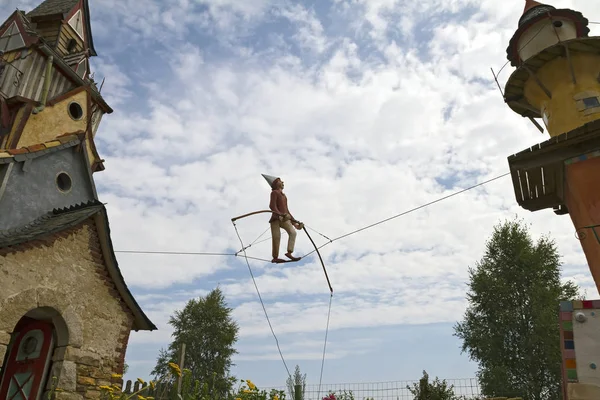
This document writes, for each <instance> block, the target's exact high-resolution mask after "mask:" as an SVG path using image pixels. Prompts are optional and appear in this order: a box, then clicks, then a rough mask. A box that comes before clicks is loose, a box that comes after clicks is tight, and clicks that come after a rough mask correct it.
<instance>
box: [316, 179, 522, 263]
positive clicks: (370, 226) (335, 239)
mask: <svg viewBox="0 0 600 400" xmlns="http://www.w3.org/2000/svg"><path fill="white" fill-rule="evenodd" d="M507 175H510V172H507V173H505V174H502V175H499V176H496V177H495V178H491V179H488V180H487V181H483V182H480V183H478V184H476V185H473V186H469V187H467V188H465V189H462V190H459V191H458V192H454V193H450V194H449V195H446V196H444V197H440V198H438V199H436V200H433V201H430V202H429V203H425V204H422V205H420V206H418V207H414V208H411V209H410V210H407V211H403V212H401V213H399V214H396V215H393V216H391V217H389V218H386V219H383V220H381V221H378V222H375V223H373V224H370V225H367V226H364V227H362V228H359V229H356V230H353V231H352V232H348V233H345V234H343V235H341V236H338V237H336V238H334V239H331V240H330V241H329V242H327V243H325V244H322V245H321V246H319V247H317V248H316V249H315V250H312V251H311V252H309V253H307V254H306V255H304V257H307V256H309V255H310V254H312V253H314V252H315V251H317V250H320V249H322V248H323V247H325V246H327V245H328V244H331V243H333V242H335V241H337V240H340V239H343V238H346V237H348V236H351V235H354V234H356V233H359V232H362V231H364V230H367V229H370V228H373V227H374V226H377V225H381V224H383V223H385V222H388V221H391V220H393V219H395V218H399V217H402V216H404V215H406V214H410V213H412V212H415V211H417V210H420V209H422V208H425V207H429V206H431V205H433V204H436V203H439V202H441V201H444V200H447V199H449V198H451V197H454V196H458V195H459V194H462V193H465V192H468V191H469V190H473V189H475V188H477V187H479V186H483V185H485V184H488V183H490V182H493V181H495V180H498V179H500V178H504V177H505V176H507Z"/></svg>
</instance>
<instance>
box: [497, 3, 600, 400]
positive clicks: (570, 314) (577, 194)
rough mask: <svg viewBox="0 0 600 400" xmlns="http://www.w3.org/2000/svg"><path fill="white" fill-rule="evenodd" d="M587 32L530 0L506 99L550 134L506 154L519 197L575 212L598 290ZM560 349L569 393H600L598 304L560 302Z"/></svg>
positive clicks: (593, 55)
mask: <svg viewBox="0 0 600 400" xmlns="http://www.w3.org/2000/svg"><path fill="white" fill-rule="evenodd" d="M588 35H589V28H588V20H587V19H586V18H585V17H584V16H583V15H582V14H581V13H579V12H577V11H573V10H569V9H556V8H555V7H553V6H551V5H545V4H540V3H538V2H536V1H532V0H527V1H526V2H525V10H524V13H523V16H522V17H521V19H520V20H519V27H518V29H517V31H516V32H515V34H514V36H513V37H512V39H511V40H510V45H509V46H508V49H507V54H508V60H509V61H510V62H511V64H512V65H513V66H514V67H516V70H515V71H514V72H513V73H512V75H511V76H510V78H509V80H508V82H507V84H506V88H505V94H504V97H505V101H506V103H507V104H508V106H509V107H510V108H511V109H512V110H513V111H514V112H516V113H517V114H520V115H522V116H523V117H528V118H530V119H531V121H533V122H534V123H535V124H536V126H538V128H539V129H540V130H542V131H543V128H542V127H541V126H540V124H538V123H537V122H535V120H534V119H535V118H541V119H542V121H543V124H544V126H545V128H546V130H547V132H548V133H549V135H550V139H549V140H546V141H545V142H542V143H540V144H537V145H535V146H532V147H531V148H528V149H525V150H523V151H521V152H520V153H517V154H515V155H512V156H510V157H509V158H508V163H509V166H510V171H511V174H512V180H513V184H514V191H515V195H516V198H517V202H518V203H519V204H520V205H521V207H523V208H525V209H527V210H530V211H538V210H543V209H548V208H550V209H553V210H554V212H555V213H556V214H559V215H564V214H569V215H570V217H571V220H572V222H573V225H574V227H575V229H574V231H575V232H576V233H577V237H578V239H579V240H580V241H581V246H582V248H583V251H584V253H585V256H586V258H587V262H588V265H589V268H590V271H591V274H592V276H593V278H594V281H595V283H596V287H597V288H598V290H599V291H600V157H598V156H600V37H589V36H588ZM574 240H575V238H574ZM561 348H562V352H563V353H562V354H563V359H564V363H563V372H564V382H565V385H564V389H565V393H564V398H565V399H569V400H573V399H600V302H597V301H585V302H581V301H580V302H573V303H572V304H568V303H565V304H563V305H561Z"/></svg>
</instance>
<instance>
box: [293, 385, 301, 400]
mask: <svg viewBox="0 0 600 400" xmlns="http://www.w3.org/2000/svg"><path fill="white" fill-rule="evenodd" d="M302 397H303V396H302V385H294V400H302Z"/></svg>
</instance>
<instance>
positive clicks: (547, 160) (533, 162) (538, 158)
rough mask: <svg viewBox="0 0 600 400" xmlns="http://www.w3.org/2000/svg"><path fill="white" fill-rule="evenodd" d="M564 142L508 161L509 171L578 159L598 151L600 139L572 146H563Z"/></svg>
mask: <svg viewBox="0 0 600 400" xmlns="http://www.w3.org/2000/svg"><path fill="white" fill-rule="evenodd" d="M564 143H565V142H562V143H560V144H561V145H562V146H560V145H556V148H554V149H552V148H550V149H548V148H546V151H544V152H539V153H538V154H536V152H535V151H534V152H530V153H528V154H527V155H522V156H520V157H515V158H512V159H509V160H508V164H509V166H510V169H511V170H516V169H530V168H534V167H542V166H544V165H547V164H553V163H557V162H564V161H565V160H567V159H569V158H573V157H578V156H580V155H582V154H586V153H589V152H592V151H594V150H600V138H594V139H593V140H589V141H584V142H579V143H577V144H573V145H570V146H569V145H567V146H565V145H564Z"/></svg>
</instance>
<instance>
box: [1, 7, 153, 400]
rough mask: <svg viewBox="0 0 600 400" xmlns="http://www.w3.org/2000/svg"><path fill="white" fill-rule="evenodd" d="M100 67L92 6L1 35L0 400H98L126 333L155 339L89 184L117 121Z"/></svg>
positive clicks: (44, 16)
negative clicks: (102, 139)
mask: <svg viewBox="0 0 600 400" xmlns="http://www.w3.org/2000/svg"><path fill="white" fill-rule="evenodd" d="M95 55H96V50H95V49H94V43H93V39H92V30H91V26H90V14H89V7H88V1H87V0H46V1H44V2H43V3H42V4H40V5H39V6H38V7H36V8H35V9H33V10H32V11H30V12H28V13H25V12H22V11H20V10H17V11H15V12H14V13H12V14H11V15H10V16H8V18H7V19H6V21H5V22H4V23H3V24H2V25H0V399H13V398H14V399H17V398H18V399H41V398H42V397H43V398H45V396H44V395H43V393H44V392H45V391H47V390H48V386H49V384H50V383H51V382H52V378H56V379H57V383H58V386H59V388H60V389H61V391H60V393H58V395H57V397H56V398H57V399H68V400H75V399H81V400H83V399H89V398H98V397H99V396H100V389H99V388H100V387H101V386H107V385H112V384H117V385H119V384H122V380H121V379H120V378H119V377H118V375H119V374H121V373H122V372H123V366H124V359H125V352H126V349H127V344H128V341H129V335H130V332H131V331H132V330H134V331H138V330H154V329H156V326H155V325H154V324H153V323H152V322H151V321H150V320H149V319H148V317H147V316H146V315H145V314H144V312H143V310H142V309H141V308H140V306H139V305H138V304H137V302H136V300H135V299H134V297H133V296H132V294H131V292H130V291H129V289H128V288H127V285H126V284H125V281H124V279H123V276H122V274H121V272H120V269H119V266H118V263H117V259H116V257H115V254H114V250H113V247H112V241H111V236H110V228H109V224H108V215H107V212H106V208H105V207H104V205H103V204H102V202H100V200H99V199H98V193H97V192H96V187H95V184H94V179H93V174H94V173H95V172H97V171H101V170H103V169H104V165H103V160H102V159H101V158H100V156H99V155H98V151H97V149H96V145H95V136H96V132H97V130H98V125H99V123H100V119H101V117H102V116H103V115H104V114H107V113H111V112H112V109H111V108H110V107H109V106H108V104H106V102H105V101H104V99H103V98H102V95H101V94H100V89H101V87H100V88H99V87H97V85H96V83H95V81H94V79H93V76H92V74H91V73H90V66H89V58H90V57H92V56H95ZM100 86H101V85H100ZM115 375H116V376H115Z"/></svg>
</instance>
